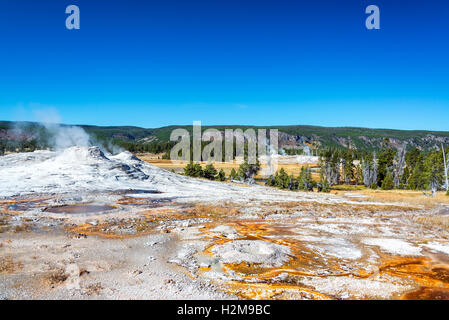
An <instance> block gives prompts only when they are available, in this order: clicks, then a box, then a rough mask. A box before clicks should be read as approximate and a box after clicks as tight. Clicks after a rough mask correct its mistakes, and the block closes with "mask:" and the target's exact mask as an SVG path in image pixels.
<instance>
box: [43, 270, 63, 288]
mask: <svg viewBox="0 0 449 320" xmlns="http://www.w3.org/2000/svg"><path fill="white" fill-rule="evenodd" d="M68 277H69V275H68V274H67V273H66V272H65V270H64V269H57V270H55V271H52V272H50V273H48V274H45V275H44V276H43V277H42V282H44V284H46V285H47V286H49V287H51V288H54V287H56V286H59V285H61V284H62V283H64V282H65V281H66V280H67V279H68Z"/></svg>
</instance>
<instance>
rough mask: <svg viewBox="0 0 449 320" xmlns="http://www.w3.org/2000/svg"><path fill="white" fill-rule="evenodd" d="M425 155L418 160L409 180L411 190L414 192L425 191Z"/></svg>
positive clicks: (421, 155)
mask: <svg viewBox="0 0 449 320" xmlns="http://www.w3.org/2000/svg"><path fill="white" fill-rule="evenodd" d="M424 172H425V168H424V155H423V154H420V155H419V156H418V158H417V159H416V163H415V166H414V168H413V171H412V174H411V175H410V179H409V188H410V189H412V190H425V189H426V177H425V175H424Z"/></svg>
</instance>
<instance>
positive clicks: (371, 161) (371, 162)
mask: <svg viewBox="0 0 449 320" xmlns="http://www.w3.org/2000/svg"><path fill="white" fill-rule="evenodd" d="M362 173H363V184H364V185H365V186H367V187H370V186H372V185H373V184H375V183H377V159H376V154H374V155H369V156H367V157H365V158H363V159H362Z"/></svg>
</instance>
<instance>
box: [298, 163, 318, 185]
mask: <svg viewBox="0 0 449 320" xmlns="http://www.w3.org/2000/svg"><path fill="white" fill-rule="evenodd" d="M313 187H314V181H313V179H312V172H311V171H310V168H309V167H308V166H304V167H302V168H301V171H300V173H299V177H298V189H299V190H304V191H313Z"/></svg>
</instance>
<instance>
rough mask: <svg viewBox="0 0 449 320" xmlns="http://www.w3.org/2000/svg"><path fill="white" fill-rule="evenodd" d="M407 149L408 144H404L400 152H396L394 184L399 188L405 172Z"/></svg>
mask: <svg viewBox="0 0 449 320" xmlns="http://www.w3.org/2000/svg"><path fill="white" fill-rule="evenodd" d="M406 150H407V145H406V144H404V145H403V146H402V147H401V148H399V150H398V151H399V152H398V153H397V154H396V158H395V160H394V163H393V172H394V179H393V183H394V186H395V187H396V188H397V187H399V185H400V183H401V179H402V175H403V174H404V168H405V154H406V153H407V152H406Z"/></svg>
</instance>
